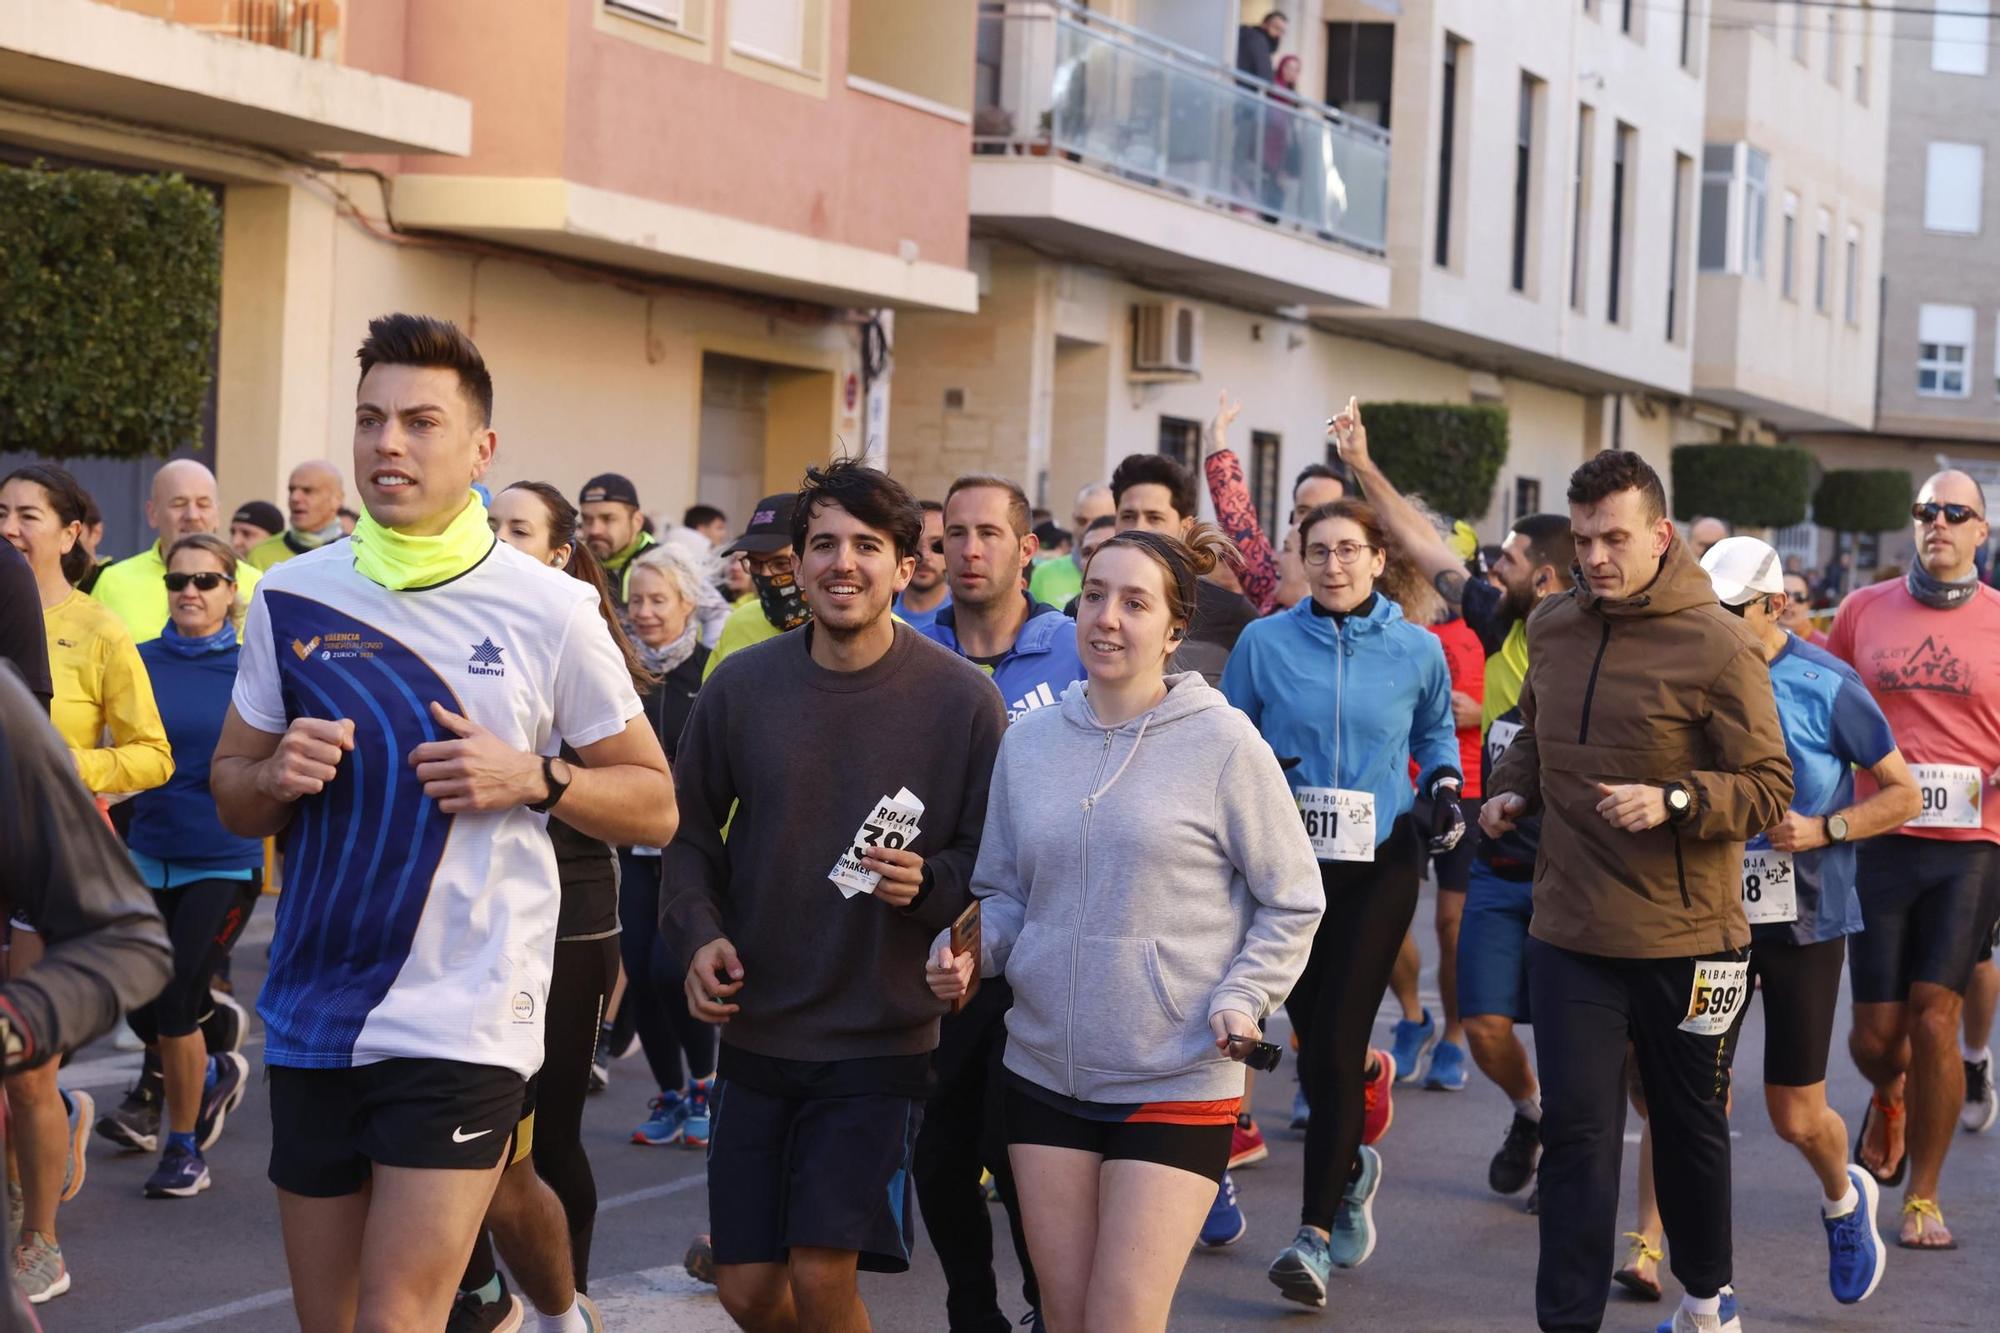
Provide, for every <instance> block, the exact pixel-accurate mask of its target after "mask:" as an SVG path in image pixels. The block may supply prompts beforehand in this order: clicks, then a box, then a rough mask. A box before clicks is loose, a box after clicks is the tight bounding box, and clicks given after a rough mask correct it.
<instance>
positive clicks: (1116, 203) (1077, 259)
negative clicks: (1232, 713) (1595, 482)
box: [892, 0, 1735, 539]
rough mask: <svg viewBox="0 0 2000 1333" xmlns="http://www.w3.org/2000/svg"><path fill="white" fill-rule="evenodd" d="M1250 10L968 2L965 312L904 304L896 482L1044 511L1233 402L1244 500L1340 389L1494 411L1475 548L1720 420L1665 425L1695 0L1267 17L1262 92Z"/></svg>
mask: <svg viewBox="0 0 2000 1333" xmlns="http://www.w3.org/2000/svg"><path fill="white" fill-rule="evenodd" d="M1273 7H1274V6H1273V5H1272V4H1269V3H1266V2H1265V0H1173V2H1172V3H1168V2H1167V0H1156V2H1155V0H1120V3H1113V4H1106V5H1093V6H1092V7H1091V8H1090V9H1089V10H1088V11H1087V12H1086V11H1084V10H1082V9H1081V8H1078V7H1074V6H1069V5H1064V4H1059V3H1054V0H1041V2H1034V0H1011V2H1010V3H1005V4H987V5H984V6H982V10H981V12H982V18H981V29H980V36H979V41H978V47H979V61H980V68H979V74H978V88H977V90H976V97H975V100H976V107H977V109H976V111H975V126H974V140H973V143H974V156H973V166H972V180H971V185H972V210H971V211H972V230H973V237H974V244H973V258H972V264H973V267H974V268H975V270H976V271H977V272H978V274H979V281H980V310H979V312H978V313H977V314H976V315H972V316H964V315H957V314H938V313H920V314H915V315H909V316H902V317H899V320H898V327H899V329H900V330H901V331H902V334H903V338H902V350H901V352H900V353H899V356H898V369H897V375H896V379H895V386H894V403H893V407H892V417H893V419H894V420H895V422H896V427H895V431H894V452H895V457H896V460H897V465H898V467H899V468H905V469H910V470H912V471H914V473H915V475H916V476H917V477H918V478H919V479H920V481H921V483H922V484H923V485H925V486H928V487H933V488H934V487H938V486H942V485H943V484H944V482H945V481H947V480H948V479H949V478H950V476H952V475H953V474H954V473H955V472H958V471H962V470H965V469H966V468H967V467H969V466H971V465H972V464H973V463H975V462H977V461H980V460H985V461H990V462H991V463H993V464H994V465H996V466H998V467H1000V468H1002V469H1003V470H1015V471H1018V472H1019V473H1020V474H1021V475H1025V476H1028V477H1030V478H1032V479H1033V480H1034V481H1035V482H1036V483H1037V486H1038V490H1039V493H1040V494H1042V495H1043V496H1045V497H1046V498H1048V499H1049V501H1050V502H1051V507H1053V508H1055V509H1057V510H1058V511H1059V512H1060V511H1061V510H1062V507H1063V505H1064V504H1066V503H1067V501H1068V497H1069V494H1070V493H1071V491H1072V490H1073V488H1074V487H1075V486H1076V485H1078V484H1081V483H1083V482H1085V481H1089V480H1097V479H1101V478H1102V477H1104V476H1105V475H1106V474H1107V473H1108V471H1109V469H1110V467H1111V465H1112V464H1113V463H1115V462H1116V460H1117V459H1118V458H1119V457H1121V456H1123V455H1124V454H1126V453H1128V452H1132V451H1135V450H1150V449H1156V448H1157V449H1161V450H1163V451H1165V452H1169V453H1173V454H1176V455H1178V456H1181V457H1183V458H1193V457H1195V456H1196V454H1197V451H1198V434H1199V424H1200V423H1201V422H1202V421H1204V420H1205V419H1206V418H1207V417H1208V416H1209V415H1210V414H1211V413H1212V412H1213V411H1214V408H1215V403H1216V398H1217V394H1218V393H1219V392H1221V391H1223V390H1225V389H1226V390H1228V391H1229V392H1230V393H1231V394H1233V395H1234V396H1237V397H1240V398H1241V399H1242V400H1243V402H1244V404H1245V409H1244V415H1243V417H1242V418H1241V419H1240V420H1239V423H1238V431H1239V438H1238V439H1237V440H1236V444H1237V446H1238V448H1239V450H1241V451H1242V452H1243V454H1244V457H1245V461H1246V470H1247V471H1248V473H1249V476H1250V479H1251V482H1252V490H1253V496H1254V498H1256V499H1257V500H1258V503H1259V506H1260V509H1262V510H1263V511H1264V512H1265V513H1266V514H1267V515H1268V514H1272V513H1275V512H1278V511H1279V510H1280V509H1281V508H1282V503H1283V498H1284V496H1285V495H1286V494H1287V492H1288V488H1289V485H1290V481H1291V478H1292V476H1293V475H1295V473H1296V471H1297V470H1298V468H1300V467H1301V466H1303V465H1304V464H1305V463H1307V462H1311V461H1314V460H1315V459H1318V458H1321V457H1323V456H1324V451H1325V442H1324V423H1325V420H1326V418H1327V417H1328V416H1330V415H1331V414H1332V412H1333V411H1334V410H1335V409H1337V407H1338V406H1339V405H1341V404H1343V403H1344V402H1345V401H1346V398H1347V396H1348V395H1349V394H1354V395H1357V396H1359V397H1361V398H1362V399H1363V400H1370V399H1374V400H1390V399H1413V400H1421V401H1431V402H1458V403H1474V402H1477V403H1498V404H1503V405H1505V406H1506V407H1507V408H1508V409H1509V413H1510V420H1511V423H1512V424H1511V434H1512V446H1511V454H1510V457H1509V460H1508V463H1507V467H1506V470H1505V472H1504V474H1503V476H1502V478H1501V480H1500V483H1499V485H1497V486H1496V487H1495V492H1494V497H1493V501H1492V506H1491V509H1490V510H1489V512H1488V513H1487V514H1486V515H1484V516H1482V521H1481V524H1480V526H1481V530H1482V532H1483V533H1484V534H1485V535H1487V536H1488V537H1489V538H1491V539H1497V538H1498V537H1499V536H1500V535H1501V534H1502V533H1504V531H1505V528H1506V526H1507V525H1508V524H1509V523H1510V522H1511V521H1512V519H1513V518H1515V517H1517V516H1519V515H1520V514H1523V513H1529V512H1534V511H1537V510H1540V509H1543V508H1546V507H1550V506H1555V505H1559V504H1560V503H1561V500H1560V496H1561V489H1562V484H1563V482H1564V481H1565V479H1566V478H1567V476H1568V474H1569V472H1570V471H1571V470H1572V469H1573V468H1574V467H1575V466H1576V465H1577V463H1579V462H1581V461H1582V460H1583V459H1584V458H1586V457H1587V456H1588V455H1589V454H1591V453H1593V452H1595V451H1596V450H1597V449H1600V448H1603V447H1607V446H1611V445H1619V446H1623V447H1629V448H1634V449H1638V450H1640V451H1641V452H1643V453H1645V454H1646V455H1647V456H1648V457H1650V458H1652V459H1653V460H1654V461H1655V462H1656V463H1658V464H1659V465H1660V466H1661V467H1662V469H1663V470H1664V468H1665V465H1666V462H1667V457H1668V453H1669V451H1670V449H1671V447H1672V445H1673V444H1674V443H1676V442H1679V441H1682V440H1686V439H1712V438H1717V437H1718V436H1719V435H1720V434H1722V433H1723V432H1724V431H1725V430H1728V429H1730V428H1733V427H1734V425H1735V417H1734V415H1733V414H1731V413H1728V412H1721V411H1715V412H1710V413H1708V414H1707V419H1706V420H1703V419H1698V418H1696V417H1694V416H1691V415H1690V414H1689V412H1688V410H1687V398H1688V395H1689V393H1690V391H1691V388H1692V366H1693V359H1694V353H1693V346H1694V338H1695V329H1696V281H1695V236H1696V218H1697V216H1698V212H1697V210H1698V205H1699V177H1698V164H1699V162H1700V159H1701V153H1702V145H1703V143H1704V129H1703V125H1704V116H1705V110H1706V107H1705V68H1706V64H1707V43H1708V29H1707V22H1706V6H1705V5H1702V4H1694V3H1691V4H1689V5H1686V6H1676V5H1665V4H1661V3H1657V2H1655V0H1649V2H1648V3H1644V4H1639V3H1634V4H1630V5H1625V4H1621V3H1618V0H1591V2H1590V3H1581V4H1580V3H1579V0H1400V2H1399V3H1396V4H1384V3H1381V0H1305V2H1303V3H1283V2H1282V0H1281V3H1279V4H1278V5H1276V6H1275V7H1276V8H1279V9H1282V10H1283V11H1284V12H1285V14H1286V16H1287V18H1288V19H1289V24H1288V27H1287V29H1286V34H1285V38H1284V41H1283V43H1282V44H1281V46H1280V48H1279V55H1280V56H1283V55H1285V54H1287V53H1296V54H1297V56H1298V57H1299V70H1298V82H1297V87H1296V89H1295V90H1284V91H1276V90H1272V89H1269V88H1267V87H1260V86H1255V85H1254V83H1253V81H1251V80H1249V79H1247V78H1246V77H1245V76H1243V75H1241V74H1240V73H1238V72H1237V71H1236V70H1235V68H1234V55H1235V51H1236V42H1237V33H1238V27H1239V25H1249V24H1256V23H1258V22H1259V21H1260V20H1262V19H1263V17H1264V16H1265V15H1266V13H1268V12H1269V10H1270V9H1272V8H1273ZM1246 125H1247V126H1249V127H1250V128H1249V130H1248V132H1246V130H1245V126H1246ZM1293 145H1303V147H1304V151H1298V150H1297V149H1295V148H1294V147H1293ZM916 335H920V336H916ZM1168 335H1171V336H1168Z"/></svg>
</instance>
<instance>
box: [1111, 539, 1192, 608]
mask: <svg viewBox="0 0 2000 1333" xmlns="http://www.w3.org/2000/svg"><path fill="white" fill-rule="evenodd" d="M1113 543H1118V544H1120V545H1125V546H1139V547H1143V548H1144V549H1145V550H1147V551H1150V552H1152V553H1153V554H1154V555H1156V556H1158V557H1159V558H1160V559H1161V560H1163V561H1165V562H1166V566H1167V569H1168V570H1169V571H1170V572H1171V573H1172V574H1173V576H1174V582H1175V583H1176V584H1177V585H1179V587H1180V591H1181V605H1182V606H1185V607H1186V608H1187V611H1188V615H1190V616H1192V615H1193V614H1194V604H1195V596H1196V588H1195V574H1194V566H1193V565H1192V564H1190V563H1189V561H1188V554H1187V548H1186V547H1185V546H1183V545H1181V544H1180V543H1179V542H1177V541H1174V540H1173V539H1171V538H1169V537H1162V536H1161V535H1160V534H1159V533H1157V532H1147V531H1145V530H1144V529H1143V528H1127V529H1125V531H1123V532H1121V533H1119V534H1117V535H1116V536H1114V537H1112V538H1111V540H1110V541H1107V542H1105V543H1104V546H1110V545H1112V544H1113ZM1104 546H1100V547H1098V548H1097V549H1098V550H1100V551H1102V550H1103V549H1104Z"/></svg>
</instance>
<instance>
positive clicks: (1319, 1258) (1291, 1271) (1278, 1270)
mask: <svg viewBox="0 0 2000 1333" xmlns="http://www.w3.org/2000/svg"><path fill="white" fill-rule="evenodd" d="M1332 1272H1333V1255H1332V1253H1331V1252H1330V1251H1329V1250H1328V1249H1327V1246H1326V1239H1325V1238H1324V1237H1323V1236H1321V1235H1320V1234H1319V1232H1317V1231H1315V1230H1313V1228H1311V1227H1300V1228H1299V1234H1298V1235H1296V1236H1294V1237H1293V1238H1292V1243H1291V1244H1290V1245H1287V1246H1286V1247H1285V1248H1284V1250H1283V1251H1282V1252H1281V1253H1280V1254H1279V1255H1278V1257H1277V1258H1275V1259H1273V1260H1272V1261H1271V1267H1270V1269H1269V1271H1267V1272H1266V1273H1265V1274H1264V1276H1266V1277H1268V1278H1270V1279H1271V1283H1272V1285H1273V1286H1275V1287H1277V1289H1278V1290H1279V1291H1280V1292H1281V1293H1283V1295H1284V1298H1285V1299H1286V1300H1288V1301H1297V1302H1298V1303H1299V1304H1300V1305H1310V1306H1313V1307H1314V1308H1315V1309H1318V1308H1323V1307H1324V1306H1325V1305H1326V1280H1327V1278H1328V1276H1329V1275H1331V1274H1332Z"/></svg>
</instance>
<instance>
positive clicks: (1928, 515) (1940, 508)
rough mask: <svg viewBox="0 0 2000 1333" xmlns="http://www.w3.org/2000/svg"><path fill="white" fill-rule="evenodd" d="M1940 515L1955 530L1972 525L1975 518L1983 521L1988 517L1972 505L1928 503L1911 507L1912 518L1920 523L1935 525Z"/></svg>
mask: <svg viewBox="0 0 2000 1333" xmlns="http://www.w3.org/2000/svg"><path fill="white" fill-rule="evenodd" d="M1940 514H1942V515H1944V521H1945V522H1947V523H1949V524H1951V525H1952V526H1953V527H1954V528H1955V527H1957V526H1958V525H1959V524H1961V523H1970V522H1972V520H1973V519H1975V518H1976V519H1980V520H1982V521H1983V520H1984V519H1985V517H1986V515H1984V514H1982V513H1980V512H1979V511H1978V510H1977V509H1974V508H1973V507H1972V506H1971V505H1948V504H1936V503H1931V502H1927V503H1924V504H1915V505H1911V506H1910V517H1911V518H1914V519H1915V520H1917V522H1919V523H1935V522H1937V521H1938V515H1940Z"/></svg>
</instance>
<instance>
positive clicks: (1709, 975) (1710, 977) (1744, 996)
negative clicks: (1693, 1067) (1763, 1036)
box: [1681, 958, 1750, 1037]
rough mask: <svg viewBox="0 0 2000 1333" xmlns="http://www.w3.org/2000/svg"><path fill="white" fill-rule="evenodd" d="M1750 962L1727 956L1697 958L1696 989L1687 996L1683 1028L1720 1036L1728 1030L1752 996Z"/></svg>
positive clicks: (1684, 1030)
mask: <svg viewBox="0 0 2000 1333" xmlns="http://www.w3.org/2000/svg"><path fill="white" fill-rule="evenodd" d="M1749 992H1750V964H1749V963H1748V962H1747V961H1746V962H1741V963H1732V962H1729V961H1728V960H1727V959H1718V960H1715V961H1709V960H1707V959H1700V958H1697V959H1696V960H1695V964H1694V990H1693V991H1692V992H1691V993H1690V994H1689V995H1688V1015H1687V1017H1686V1018H1685V1019H1683V1020H1681V1031H1683V1032H1691V1033H1693V1034H1694V1035H1695V1036H1697V1037H1719V1036H1721V1035H1722V1034H1723V1033H1725V1032H1727V1031H1729V1025H1730V1024H1731V1023H1734V1022H1735V1021H1736V1015H1737V1013H1738V1012H1739V1011H1740V1010H1741V1009H1742V1008H1743V1005H1744V1002H1745V1001H1747V1000H1748V999H1749V998H1750V995H1749Z"/></svg>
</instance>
